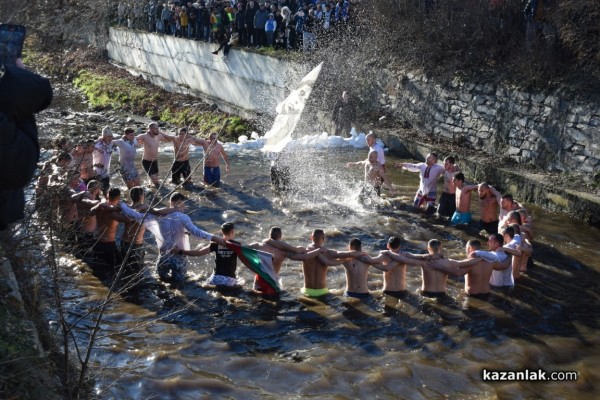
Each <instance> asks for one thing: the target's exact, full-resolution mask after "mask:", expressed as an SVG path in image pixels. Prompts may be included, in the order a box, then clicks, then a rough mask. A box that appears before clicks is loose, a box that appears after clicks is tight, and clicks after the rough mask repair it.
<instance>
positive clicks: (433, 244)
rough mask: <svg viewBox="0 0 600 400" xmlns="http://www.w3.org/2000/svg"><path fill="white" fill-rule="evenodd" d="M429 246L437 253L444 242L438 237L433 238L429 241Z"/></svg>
mask: <svg viewBox="0 0 600 400" xmlns="http://www.w3.org/2000/svg"><path fill="white" fill-rule="evenodd" d="M427 247H429V248H430V249H431V250H432V251H433V252H434V253H437V252H439V251H440V249H441V248H442V243H441V242H440V241H439V240H437V239H431V240H430V241H429V242H428V243H427Z"/></svg>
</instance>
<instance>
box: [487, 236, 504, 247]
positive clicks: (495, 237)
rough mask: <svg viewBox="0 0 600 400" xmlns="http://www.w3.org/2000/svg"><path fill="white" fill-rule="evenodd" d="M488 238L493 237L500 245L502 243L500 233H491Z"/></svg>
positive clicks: (502, 239) (502, 238)
mask: <svg viewBox="0 0 600 400" xmlns="http://www.w3.org/2000/svg"><path fill="white" fill-rule="evenodd" d="M490 238H494V240H495V241H496V242H497V243H498V244H499V245H500V246H502V243H504V237H502V235H501V234H499V233H492V234H491V235H490Z"/></svg>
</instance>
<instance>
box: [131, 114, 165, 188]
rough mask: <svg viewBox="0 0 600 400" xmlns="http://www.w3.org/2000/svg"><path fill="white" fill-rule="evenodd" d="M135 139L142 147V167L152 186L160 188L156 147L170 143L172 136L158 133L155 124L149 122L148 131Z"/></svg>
mask: <svg viewBox="0 0 600 400" xmlns="http://www.w3.org/2000/svg"><path fill="white" fill-rule="evenodd" d="M135 139H136V140H137V141H138V142H140V143H142V144H143V145H144V154H143V155H142V167H143V168H144V171H146V173H147V174H148V176H149V177H150V180H151V181H152V184H153V185H154V186H155V187H159V186H160V178H159V176H158V146H159V145H160V142H171V141H172V140H173V136H170V135H167V134H165V133H163V132H161V131H160V129H159V128H158V124H157V123H156V122H151V123H150V124H149V125H148V131H147V132H146V133H144V134H141V135H138V136H136V137H135Z"/></svg>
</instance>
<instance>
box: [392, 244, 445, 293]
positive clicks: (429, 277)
mask: <svg viewBox="0 0 600 400" xmlns="http://www.w3.org/2000/svg"><path fill="white" fill-rule="evenodd" d="M427 252H428V254H410V253H403V254H399V255H397V254H394V253H392V252H387V253H386V254H387V255H388V256H389V257H391V258H392V259H393V260H396V261H400V262H403V259H404V258H401V257H399V256H405V257H408V258H414V259H420V260H432V259H437V258H442V257H443V254H442V244H441V243H440V241H439V240H437V239H431V240H430V241H429V242H428V243H427ZM421 274H422V279H423V284H422V285H421V295H422V296H425V297H435V298H440V297H444V296H445V295H446V281H447V278H448V275H446V274H445V273H443V272H441V271H437V270H433V269H430V268H427V267H426V265H425V263H423V264H422V266H421Z"/></svg>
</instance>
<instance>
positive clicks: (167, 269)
mask: <svg viewBox="0 0 600 400" xmlns="http://www.w3.org/2000/svg"><path fill="white" fill-rule="evenodd" d="M185 201H186V199H185V196H184V195H183V194H181V193H178V192H175V193H173V194H172V195H171V198H170V199H169V207H170V208H171V209H172V210H174V211H175V212H173V213H171V214H169V215H168V216H163V217H161V218H158V219H155V218H153V217H149V218H148V219H147V220H146V221H144V214H142V213H139V212H137V211H135V210H132V209H131V208H129V207H128V206H127V205H125V204H121V212H122V213H123V214H125V215H126V216H128V217H130V218H133V219H135V220H136V222H138V223H144V224H147V225H148V224H150V223H153V222H155V221H156V222H157V223H158V228H159V231H160V232H159V235H160V238H158V237H157V244H158V245H159V252H160V255H159V257H158V260H157V263H156V270H157V272H158V276H159V277H160V279H162V280H163V281H173V282H175V283H182V282H184V281H185V278H186V274H187V260H186V258H185V255H184V253H183V252H184V251H187V250H185V247H186V246H187V245H186V244H185V243H186V235H187V234H188V233H189V234H190V235H193V236H195V237H197V238H201V239H207V240H211V241H213V242H215V243H217V244H220V245H225V240H223V239H222V238H220V237H218V236H215V235H212V234H210V233H208V232H205V231H203V230H202V229H200V228H198V227H197V226H196V225H194V223H193V222H192V220H191V219H190V217H189V216H188V215H187V214H184V213H183V210H184V207H185ZM175 247H177V248H178V249H180V250H178V252H177V254H173V253H172V251H171V250H172V249H174V248H175Z"/></svg>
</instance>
